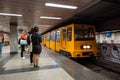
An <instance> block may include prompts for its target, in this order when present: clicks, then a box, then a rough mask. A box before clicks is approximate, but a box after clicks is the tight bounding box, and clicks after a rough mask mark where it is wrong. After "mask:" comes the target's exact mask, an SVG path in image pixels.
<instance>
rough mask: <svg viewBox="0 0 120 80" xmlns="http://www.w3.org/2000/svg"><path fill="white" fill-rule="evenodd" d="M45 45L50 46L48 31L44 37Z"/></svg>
mask: <svg viewBox="0 0 120 80" xmlns="http://www.w3.org/2000/svg"><path fill="white" fill-rule="evenodd" d="M45 40H46V41H45V45H46V47H48V48H50V32H48V33H47V34H46V39H45Z"/></svg>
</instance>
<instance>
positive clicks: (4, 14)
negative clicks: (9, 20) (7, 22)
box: [0, 13, 22, 17]
mask: <svg viewBox="0 0 120 80" xmlns="http://www.w3.org/2000/svg"><path fill="white" fill-rule="evenodd" d="M0 15H2V16H18V17H21V16H22V15H21V14H9V13H0Z"/></svg>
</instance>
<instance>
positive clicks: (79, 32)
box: [74, 26, 95, 41]
mask: <svg viewBox="0 0 120 80" xmlns="http://www.w3.org/2000/svg"><path fill="white" fill-rule="evenodd" d="M74 33H75V34H74V40H75V41H79V40H94V39H95V34H94V28H91V27H80V26H76V27H74Z"/></svg>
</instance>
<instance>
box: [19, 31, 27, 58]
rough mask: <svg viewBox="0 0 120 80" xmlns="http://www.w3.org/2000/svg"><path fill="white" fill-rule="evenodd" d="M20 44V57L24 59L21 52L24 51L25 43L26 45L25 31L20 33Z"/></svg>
mask: <svg viewBox="0 0 120 80" xmlns="http://www.w3.org/2000/svg"><path fill="white" fill-rule="evenodd" d="M20 45H21V57H22V59H25V57H23V52H24V51H25V45H27V32H26V31H23V32H22V34H21V35H20Z"/></svg>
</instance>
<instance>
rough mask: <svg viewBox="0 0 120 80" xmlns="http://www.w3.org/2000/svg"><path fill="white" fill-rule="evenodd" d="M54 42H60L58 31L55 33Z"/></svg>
mask: <svg viewBox="0 0 120 80" xmlns="http://www.w3.org/2000/svg"><path fill="white" fill-rule="evenodd" d="M56 41H57V42H60V31H59V30H58V31H57V32H56Z"/></svg>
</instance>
